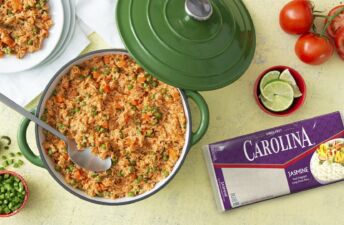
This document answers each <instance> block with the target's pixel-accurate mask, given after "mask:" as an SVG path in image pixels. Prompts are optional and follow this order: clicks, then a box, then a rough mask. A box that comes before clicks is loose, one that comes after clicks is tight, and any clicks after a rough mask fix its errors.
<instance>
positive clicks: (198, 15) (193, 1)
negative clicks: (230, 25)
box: [185, 0, 213, 21]
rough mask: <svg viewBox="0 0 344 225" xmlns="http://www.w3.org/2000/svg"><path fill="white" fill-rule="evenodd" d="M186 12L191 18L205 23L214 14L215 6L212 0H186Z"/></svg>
mask: <svg viewBox="0 0 344 225" xmlns="http://www.w3.org/2000/svg"><path fill="white" fill-rule="evenodd" d="M185 11H186V13H187V14H188V15H189V16H190V17H192V18H194V19H196V20H199V21H204V20H207V19H209V18H210V17H211V15H212V14H213V6H212V5H211V3H210V0H186V1H185Z"/></svg>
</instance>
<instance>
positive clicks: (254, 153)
mask: <svg viewBox="0 0 344 225" xmlns="http://www.w3.org/2000/svg"><path fill="white" fill-rule="evenodd" d="M204 158H205V161H206V164H207V167H208V170H209V174H210V179H211V183H212V186H213V189H214V193H215V199H216V202H217V205H218V206H219V208H220V209H221V210H222V211H226V210H230V209H234V208H237V207H240V206H244V205H248V204H251V203H255V202H259V201H263V200H267V199H271V198H275V197H279V196H282V195H287V194H292V193H295V192H299V191H303V190H307V189H311V188H316V187H320V186H323V185H327V184H330V183H333V182H337V181H341V180H343V179H344V126H343V119H342V115H341V113H340V112H334V113H330V114H327V115H322V116H318V117H315V118H312V119H307V120H303V121H299V122H295V123H291V124H288V125H284V126H280V127H276V128H272V129H268V130H263V131H259V132H256V133H253V134H249V135H244V136H241V137H237V138H233V139H230V140H225V141H221V142H217V143H214V144H210V145H206V146H204Z"/></svg>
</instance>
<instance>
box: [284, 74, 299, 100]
mask: <svg viewBox="0 0 344 225" xmlns="http://www.w3.org/2000/svg"><path fill="white" fill-rule="evenodd" d="M279 79H280V80H284V81H286V82H288V83H289V84H290V85H291V86H292V88H293V90H294V98H299V97H301V96H302V93H301V91H300V89H299V87H298V86H297V84H296V81H295V79H294V77H293V75H291V73H290V71H289V69H286V70H284V71H283V72H282V73H281V75H280V76H279Z"/></svg>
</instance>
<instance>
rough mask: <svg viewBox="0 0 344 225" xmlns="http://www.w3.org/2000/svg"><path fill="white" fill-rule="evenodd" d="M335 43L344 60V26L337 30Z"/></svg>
mask: <svg viewBox="0 0 344 225" xmlns="http://www.w3.org/2000/svg"><path fill="white" fill-rule="evenodd" d="M335 43H336V48H337V52H338V54H339V56H340V57H341V58H342V59H343V60H344V26H343V27H342V28H340V29H339V30H337V32H336V38H335Z"/></svg>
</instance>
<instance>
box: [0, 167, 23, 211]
mask: <svg viewBox="0 0 344 225" xmlns="http://www.w3.org/2000/svg"><path fill="white" fill-rule="evenodd" d="M28 198H29V189H28V186H27V184H26V182H25V180H24V178H23V177H22V176H20V175H19V174H17V173H15V172H12V171H8V170H2V171H0V217H10V216H13V215H15V214H17V213H18V212H19V211H20V210H21V209H23V208H24V207H25V205H26V202H27V200H28Z"/></svg>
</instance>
